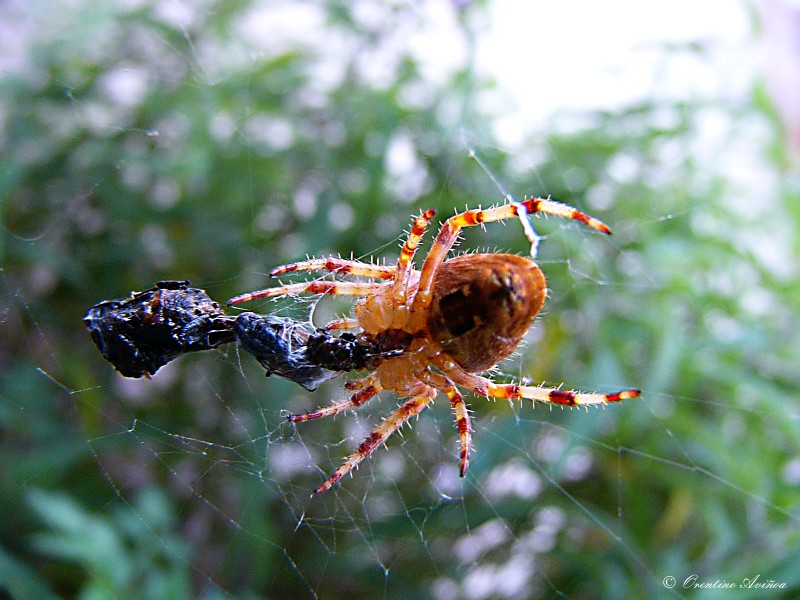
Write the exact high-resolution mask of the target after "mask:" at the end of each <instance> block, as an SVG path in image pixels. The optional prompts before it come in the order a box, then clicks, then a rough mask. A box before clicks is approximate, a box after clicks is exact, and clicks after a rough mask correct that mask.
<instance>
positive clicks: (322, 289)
mask: <svg viewBox="0 0 800 600" xmlns="http://www.w3.org/2000/svg"><path fill="white" fill-rule="evenodd" d="M388 285H391V282H384V283H362V282H359V281H328V280H320V281H304V282H301V283H287V284H286V285H281V286H278V287H274V288H267V289H265V290H258V291H255V292H248V293H247V294H241V295H239V296H235V297H233V298H231V299H230V300H228V306H234V305H236V304H242V303H243V302H250V301H252V300H258V299H259V298H274V297H275V296H286V295H289V294H331V295H347V296H367V295H369V294H372V293H374V292H375V291H376V290H380V289H381V288H384V287H386V286H388Z"/></svg>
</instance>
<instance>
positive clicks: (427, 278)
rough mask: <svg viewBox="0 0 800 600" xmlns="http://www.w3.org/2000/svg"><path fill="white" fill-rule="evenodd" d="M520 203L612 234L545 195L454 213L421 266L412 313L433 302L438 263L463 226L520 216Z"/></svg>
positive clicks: (586, 216) (441, 261)
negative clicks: (544, 196) (543, 196)
mask: <svg viewBox="0 0 800 600" xmlns="http://www.w3.org/2000/svg"><path fill="white" fill-rule="evenodd" d="M520 206H522V207H524V208H525V211H526V213H527V214H534V213H537V212H541V213H546V214H550V215H555V216H558V217H563V218H565V219H572V220H575V221H580V222H581V223H585V224H586V225H588V226H589V227H591V228H593V229H596V230H597V231H600V232H602V233H605V234H610V233H611V230H610V229H609V228H608V226H607V225H606V224H605V223H603V222H602V221H599V220H597V219H595V218H594V217H591V216H589V215H587V214H586V213H582V212H581V211H579V210H578V209H576V208H572V207H571V206H567V205H566V204H562V203H560V202H556V201H554V200H547V199H544V198H529V199H528V200H523V201H522V202H514V203H512V204H501V205H499V206H494V207H492V208H487V209H474V210H468V211H465V212H462V213H458V214H457V215H453V216H452V217H450V218H449V219H447V221H445V222H444V224H443V225H442V228H441V229H440V230H439V234H438V235H437V236H436V239H435V240H434V242H433V246H432V247H431V251H430V252H429V253H428V256H427V258H426V259H425V262H424V263H423V265H422V271H421V273H420V277H419V288H418V290H417V295H416V296H415V298H414V304H413V307H412V309H411V311H412V313H416V314H420V315H422V314H424V313H425V309H427V307H428V306H429V305H430V302H431V297H432V287H433V281H434V279H435V278H436V273H437V272H438V271H439V266H440V265H441V264H442V263H443V262H444V260H445V258H447V253H448V252H450V249H451V248H452V247H453V244H455V242H456V240H457V239H458V234H459V233H460V232H461V229H462V228H464V227H473V226H475V225H481V224H482V223H491V222H493V221H503V220H505V219H510V218H512V217H518V216H519V208H520Z"/></svg>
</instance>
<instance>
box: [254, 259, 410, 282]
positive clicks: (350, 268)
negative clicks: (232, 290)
mask: <svg viewBox="0 0 800 600" xmlns="http://www.w3.org/2000/svg"><path fill="white" fill-rule="evenodd" d="M295 271H328V272H330V273H340V274H342V275H354V276H358V277H372V278H373V279H391V278H392V277H393V276H394V273H395V267H393V266H389V265H376V264H370V263H365V262H361V261H358V260H345V259H344V258H338V257H336V256H328V257H325V258H309V259H308V260H303V261H300V262H296V263H291V264H288V265H283V266H280V267H275V268H274V269H272V271H270V272H269V274H270V276H271V277H277V276H279V275H283V274H285V273H293V272H295Z"/></svg>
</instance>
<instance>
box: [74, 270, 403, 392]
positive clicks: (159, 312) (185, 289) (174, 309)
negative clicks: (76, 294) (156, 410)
mask: <svg viewBox="0 0 800 600" xmlns="http://www.w3.org/2000/svg"><path fill="white" fill-rule="evenodd" d="M83 320H84V323H85V324H86V327H87V328H88V329H89V332H90V333H91V335H92V339H93V340H94V343H95V345H96V346H97V347H98V349H99V350H100V352H101V353H102V354H103V356H104V357H105V358H106V360H108V361H109V362H110V363H111V364H112V365H114V368H116V369H117V371H119V372H120V373H121V374H122V375H124V376H125V377H137V378H138V377H150V376H151V375H153V374H155V372H156V371H158V369H160V368H161V367H163V366H164V365H165V364H167V363H168V362H170V361H172V360H174V359H176V358H178V357H179V356H182V355H183V354H186V353H189V352H199V351H203V350H213V349H214V348H217V347H219V346H221V345H222V344H228V343H232V342H239V344H240V347H241V348H242V349H243V350H245V351H246V352H248V353H249V354H252V355H253V356H254V357H255V358H256V360H258V362H259V363H261V365H262V366H263V367H264V369H266V371H267V375H268V376H269V375H272V374H274V375H278V376H279V377H283V378H285V379H289V380H290V381H294V382H295V383H297V384H298V385H301V386H302V387H304V388H305V389H307V390H309V391H311V390H314V389H316V388H317V387H318V386H319V385H320V384H321V383H324V382H325V381H328V380H330V379H333V378H334V377H336V376H337V375H339V374H341V373H342V372H345V371H353V370H359V369H364V368H367V367H368V366H370V365H372V364H373V363H374V362H375V361H376V360H377V359H378V358H381V357H386V356H390V355H392V354H394V353H396V352H400V351H402V350H404V349H405V347H406V346H407V341H408V340H405V339H403V340H398V339H388V338H387V339H385V340H383V341H382V342H380V341H379V342H375V341H372V342H367V341H366V340H365V339H362V338H363V336H355V335H353V334H351V333H344V334H342V335H341V336H335V335H333V334H331V333H329V332H327V331H324V330H321V329H315V328H314V327H313V326H311V325H309V324H307V323H303V322H300V321H296V320H294V319H289V318H285V317H276V316H272V315H259V314H256V313H252V312H245V313H241V314H239V315H238V316H235V317H234V316H229V315H226V314H225V313H224V312H223V311H222V309H221V308H220V305H219V304H218V303H217V302H214V301H213V300H212V299H211V298H210V297H209V296H208V294H207V293H206V291H205V290H202V289H199V288H193V287H190V284H189V282H188V281H160V282H158V283H157V284H156V285H155V287H153V288H151V289H149V290H145V291H143V292H132V293H131V297H130V298H128V299H126V300H106V301H104V302H100V303H99V304H96V305H95V306H93V307H91V308H90V309H89V312H88V313H87V314H86V316H85V317H84V319H83Z"/></svg>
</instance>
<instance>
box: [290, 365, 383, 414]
mask: <svg viewBox="0 0 800 600" xmlns="http://www.w3.org/2000/svg"><path fill="white" fill-rule="evenodd" d="M345 387H346V388H347V389H348V390H350V391H352V392H353V393H352V394H351V395H350V396H349V397H347V398H345V399H344V400H339V401H337V402H333V403H331V404H329V405H328V406H323V407H321V408H318V409H316V410H313V411H311V412H307V413H304V414H302V415H289V421H291V422H292V423H299V422H301V421H310V420H312V419H319V418H321V417H329V416H331V415H336V414H339V413H340V412H342V411H345V410H350V409H353V408H358V407H359V406H361V405H362V404H364V403H366V402H367V401H369V400H371V399H372V398H374V397H375V396H376V395H377V394H378V392H380V391H381V390H382V389H383V388H381V386H380V384H379V383H378V378H377V377H376V376H375V375H374V374H373V375H368V376H367V377H364V378H363V379H358V380H356V381H351V382H349V383H347V384H346V385H345Z"/></svg>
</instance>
